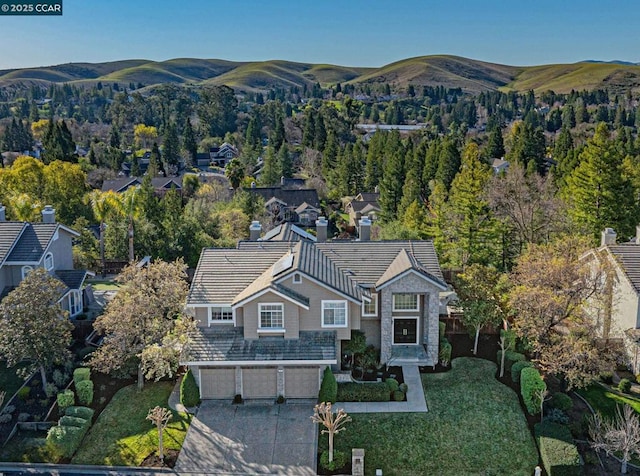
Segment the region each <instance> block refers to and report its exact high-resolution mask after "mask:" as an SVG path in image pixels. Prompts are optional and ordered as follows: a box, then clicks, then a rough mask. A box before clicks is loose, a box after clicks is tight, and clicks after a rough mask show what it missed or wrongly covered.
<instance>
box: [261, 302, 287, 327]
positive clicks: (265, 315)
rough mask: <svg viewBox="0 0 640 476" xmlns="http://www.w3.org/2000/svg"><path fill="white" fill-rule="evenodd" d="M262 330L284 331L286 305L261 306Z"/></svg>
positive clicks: (271, 304)
mask: <svg viewBox="0 0 640 476" xmlns="http://www.w3.org/2000/svg"><path fill="white" fill-rule="evenodd" d="M259 310H260V329H282V328H283V327H284V305H283V304H282V303H270V304H259Z"/></svg>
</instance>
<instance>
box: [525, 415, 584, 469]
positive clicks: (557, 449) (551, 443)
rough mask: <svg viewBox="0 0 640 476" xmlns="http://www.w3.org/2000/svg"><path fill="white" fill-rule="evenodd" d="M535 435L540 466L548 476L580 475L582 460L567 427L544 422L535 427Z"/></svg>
mask: <svg viewBox="0 0 640 476" xmlns="http://www.w3.org/2000/svg"><path fill="white" fill-rule="evenodd" d="M535 435H536V441H537V443H538V448H539V449H540V457H541V458H542V464H543V465H544V469H545V470H546V471H547V474H548V475H549V476H578V475H580V474H582V460H581V458H580V454H579V453H578V448H577V447H576V445H575V443H574V442H573V438H572V437H571V431H570V430H569V428H568V427H566V426H565V425H560V424H558V423H552V422H549V421H545V422H543V423H537V424H536V425H535Z"/></svg>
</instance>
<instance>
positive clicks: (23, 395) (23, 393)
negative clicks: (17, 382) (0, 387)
mask: <svg viewBox="0 0 640 476" xmlns="http://www.w3.org/2000/svg"><path fill="white" fill-rule="evenodd" d="M30 393H31V387H29V386H27V385H25V386H24V387H22V388H21V389H20V390H18V398H19V399H20V400H22V401H25V400H26V399H27V398H29V394H30Z"/></svg>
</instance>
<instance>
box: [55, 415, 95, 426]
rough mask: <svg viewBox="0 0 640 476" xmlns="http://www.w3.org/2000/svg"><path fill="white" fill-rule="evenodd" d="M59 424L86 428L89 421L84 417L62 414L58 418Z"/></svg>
mask: <svg viewBox="0 0 640 476" xmlns="http://www.w3.org/2000/svg"><path fill="white" fill-rule="evenodd" d="M58 425H60V426H75V427H76V428H88V427H89V425H90V422H89V421H87V420H85V419H84V418H80V417H75V416H67V415H64V416H63V417H60V420H58Z"/></svg>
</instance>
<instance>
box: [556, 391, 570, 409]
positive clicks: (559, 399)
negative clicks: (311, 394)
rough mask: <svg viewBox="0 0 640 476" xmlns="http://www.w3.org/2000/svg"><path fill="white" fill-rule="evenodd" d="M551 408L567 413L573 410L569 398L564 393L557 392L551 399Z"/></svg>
mask: <svg viewBox="0 0 640 476" xmlns="http://www.w3.org/2000/svg"><path fill="white" fill-rule="evenodd" d="M551 406H552V407H553V408H557V409H558V410H562V411H563V412H567V411H569V410H571V409H572V408H573V400H571V397H570V396H569V395H567V394H566V393H562V392H557V393H554V394H553V397H551Z"/></svg>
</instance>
